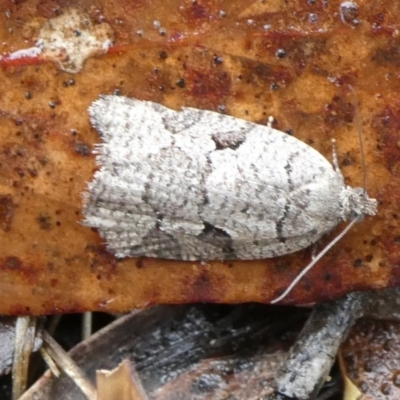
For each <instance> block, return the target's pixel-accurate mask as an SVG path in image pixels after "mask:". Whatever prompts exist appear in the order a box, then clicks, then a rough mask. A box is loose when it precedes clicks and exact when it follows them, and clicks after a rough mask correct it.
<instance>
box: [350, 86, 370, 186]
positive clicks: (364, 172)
mask: <svg viewBox="0 0 400 400" xmlns="http://www.w3.org/2000/svg"><path fill="white" fill-rule="evenodd" d="M349 89H350V90H351V91H352V93H353V95H354V107H355V113H354V117H355V123H356V128H357V132H358V140H359V142H360V153H361V165H362V170H363V184H362V187H363V189H364V193H365V192H366V189H365V188H366V187H367V186H366V182H367V166H366V163H365V152H364V140H363V136H362V131H361V123H360V116H359V113H358V109H359V107H358V106H359V102H358V96H357V92H356V91H355V89H354V87H353V86H352V85H349Z"/></svg>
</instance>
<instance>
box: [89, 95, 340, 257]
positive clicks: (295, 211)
mask: <svg viewBox="0 0 400 400" xmlns="http://www.w3.org/2000/svg"><path fill="white" fill-rule="evenodd" d="M89 113H90V116H91V121H92V124H93V125H94V127H95V128H96V129H97V130H98V131H99V132H100V134H101V137H102V139H103V143H101V144H99V145H98V147H97V149H96V152H97V154H98V155H97V162H98V164H99V166H100V169H99V170H98V171H97V172H96V173H95V176H94V179H93V181H92V182H91V183H89V187H88V192H87V193H86V194H85V207H84V216H85V219H84V224H85V225H88V226H91V227H95V228H98V229H99V231H100V234H101V236H102V237H103V238H105V240H106V245H107V248H108V249H109V250H110V251H111V252H112V253H114V254H115V255H116V256H118V257H126V256H149V257H160V258H170V259H189V260H196V259H203V260H205V259H235V258H238V259H257V258H267V257H274V256H278V255H282V254H287V253H291V252H293V251H296V250H299V249H302V248H305V247H307V246H309V245H310V244H312V243H314V242H315V241H317V240H318V239H319V238H320V237H321V236H322V235H323V234H324V233H326V232H328V231H330V230H331V229H332V228H333V227H334V226H336V225H337V224H338V223H339V221H340V215H341V214H340V204H339V198H338V194H339V193H340V192H341V189H342V188H343V187H344V183H343V178H342V176H341V174H338V173H336V172H335V171H334V170H333V168H332V166H331V165H330V163H329V162H328V161H327V160H326V159H325V158H324V157H323V156H322V155H321V154H320V153H318V152H317V151H316V150H314V149H312V148H311V147H309V146H307V145H306V144H304V143H303V142H301V141H299V140H297V139H295V138H293V137H291V136H289V135H286V134H284V133H282V132H280V131H277V130H274V129H271V128H268V127H265V126H262V125H257V124H254V123H250V122H247V121H244V120H240V119H237V118H233V117H229V116H225V115H221V114H218V113H214V112H210V111H203V110H197V109H192V108H185V109H183V110H182V111H178V112H177V111H173V110H170V109H168V108H166V107H164V106H161V105H159V104H156V103H152V102H144V101H139V100H135V99H128V98H125V97H117V96H103V97H101V98H100V99H99V100H97V101H96V102H94V103H93V104H92V106H91V107H90V109H89Z"/></svg>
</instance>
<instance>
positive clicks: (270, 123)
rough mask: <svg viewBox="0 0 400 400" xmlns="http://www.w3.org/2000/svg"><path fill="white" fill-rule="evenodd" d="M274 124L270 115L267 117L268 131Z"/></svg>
mask: <svg viewBox="0 0 400 400" xmlns="http://www.w3.org/2000/svg"><path fill="white" fill-rule="evenodd" d="M273 123H274V117H273V116H272V115H270V116H269V117H268V121H267V128H268V129H272V124H273Z"/></svg>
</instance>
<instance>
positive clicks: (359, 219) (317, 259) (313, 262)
mask: <svg viewBox="0 0 400 400" xmlns="http://www.w3.org/2000/svg"><path fill="white" fill-rule="evenodd" d="M362 218H363V216H362V215H358V216H357V217H356V218H354V219H353V220H352V221H351V222H350V223H349V224H348V225H347V226H346V228H344V229H343V231H342V232H340V233H339V235H337V236H336V237H335V238H334V239H333V240H332V241H331V242H330V243H329V244H327V245H326V246H325V248H324V249H323V250H322V251H321V252H320V253H319V254H318V255H317V256H316V257H315V258H314V259H313V260H312V261H311V262H310V263H309V264H308V265H307V266H306V267H305V268H304V269H303V270H302V271H301V272H300V273H299V274H298V275H297V276H296V278H294V279H293V281H292V283H291V284H290V285H289V286H288V287H287V289H286V290H285V291H284V292H283V293H282V294H281V295H280V296H279V297H277V298H276V299H274V300H272V301H271V304H276V303H278V302H279V301H281V300H283V299H284V298H285V297H286V296H287V295H288V294H289V293H290V292H291V291H292V290H293V288H294V287H295V286H296V285H297V284H298V283H299V281H300V280H301V278H303V276H304V275H305V274H306V273H307V272H308V271H310V269H311V268H312V267H313V266H314V265H315V264H316V263H317V262H318V261H319V260H320V259H321V258H322V257H323V256H324V255H325V254H326V253H327V252H328V251H329V250H330V249H331V248H332V247H333V246H334V245H335V244H336V243H337V242H338V241H339V240H340V239H342V237H343V236H344V235H346V233H347V232H348V231H349V230H350V229H351V228H352V227H353V226H354V225H355V224H356V223H358V222H359V221H361V220H362Z"/></svg>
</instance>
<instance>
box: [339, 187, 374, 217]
mask: <svg viewBox="0 0 400 400" xmlns="http://www.w3.org/2000/svg"><path fill="white" fill-rule="evenodd" d="M340 197H341V208H342V218H343V220H345V221H347V220H354V219H356V218H357V219H358V221H362V220H363V219H364V218H363V217H364V216H365V215H375V214H376V210H377V206H378V202H377V200H376V199H371V198H370V197H369V196H368V194H367V192H366V191H365V189H364V188H360V187H358V188H351V187H349V186H347V187H346V188H344V189H343V191H342V193H341V196H340Z"/></svg>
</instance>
